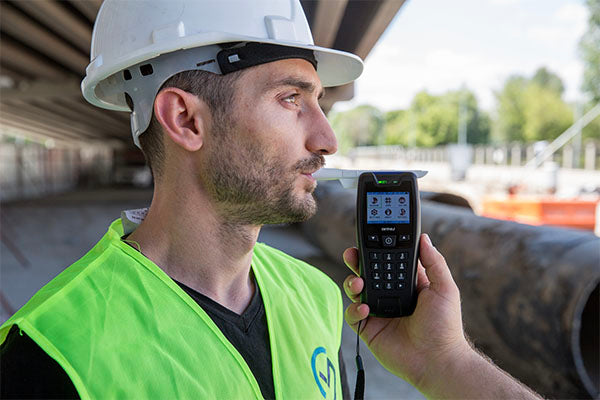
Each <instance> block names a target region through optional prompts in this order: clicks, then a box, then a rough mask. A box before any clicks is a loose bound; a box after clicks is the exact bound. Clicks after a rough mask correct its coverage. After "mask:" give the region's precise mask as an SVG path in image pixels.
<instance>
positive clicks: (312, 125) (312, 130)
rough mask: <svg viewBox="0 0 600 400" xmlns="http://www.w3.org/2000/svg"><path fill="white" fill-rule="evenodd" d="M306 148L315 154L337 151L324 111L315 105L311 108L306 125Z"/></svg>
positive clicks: (334, 138)
mask: <svg viewBox="0 0 600 400" xmlns="http://www.w3.org/2000/svg"><path fill="white" fill-rule="evenodd" d="M306 129H307V131H308V136H307V142H306V148H307V149H308V150H309V151H310V152H311V153H315V154H321V155H328V154H333V153H335V152H336V151H337V139H336V137H335V133H334V132H333V129H331V125H330V124H329V121H328V120H327V117H326V116H325V113H324V112H323V110H322V109H321V107H319V106H318V105H316V106H315V107H314V108H313V109H312V110H311V118H309V121H308V124H307V127H306Z"/></svg>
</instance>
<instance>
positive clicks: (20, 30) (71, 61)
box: [0, 2, 89, 75]
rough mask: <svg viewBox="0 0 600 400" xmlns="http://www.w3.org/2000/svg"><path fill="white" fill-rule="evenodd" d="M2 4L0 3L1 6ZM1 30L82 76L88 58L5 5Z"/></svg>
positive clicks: (0, 16) (2, 8) (1, 14)
mask: <svg viewBox="0 0 600 400" xmlns="http://www.w3.org/2000/svg"><path fill="white" fill-rule="evenodd" d="M3 3H4V2H0V4H3ZM0 25H1V26H2V30H3V31H4V32H6V33H8V34H9V35H11V36H13V37H14V38H16V39H18V40H19V41H21V42H23V43H25V44H27V45H28V46H29V47H31V48H33V49H35V50H37V51H39V52H40V53H43V54H45V55H46V56H48V57H50V58H52V59H53V60H55V61H57V62H58V63H61V64H64V65H66V66H68V67H69V68H71V69H72V70H73V71H75V72H77V73H79V74H81V75H83V74H84V72H85V68H86V67H87V65H88V62H89V60H88V58H87V57H86V56H84V55H83V54H81V53H80V52H78V51H76V50H74V49H73V48H72V47H71V46H68V45H66V44H65V42H64V41H62V40H60V39H59V38H57V37H56V36H54V35H53V34H52V33H50V32H49V31H47V30H45V29H42V28H40V26H39V24H37V23H36V22H34V21H32V20H31V19H28V18H26V17H24V16H23V15H21V14H20V13H18V12H17V11H16V10H14V9H13V8H12V7H10V6H8V5H7V4H3V5H2V7H1V9H0Z"/></svg>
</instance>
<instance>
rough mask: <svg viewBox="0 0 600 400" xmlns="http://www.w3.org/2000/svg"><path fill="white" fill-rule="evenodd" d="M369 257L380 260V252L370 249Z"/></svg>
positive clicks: (372, 259)
mask: <svg viewBox="0 0 600 400" xmlns="http://www.w3.org/2000/svg"><path fill="white" fill-rule="evenodd" d="M369 259H370V260H371V261H381V253H376V252H374V251H372V252H370V253H369Z"/></svg>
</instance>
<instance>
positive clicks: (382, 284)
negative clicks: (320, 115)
mask: <svg viewBox="0 0 600 400" xmlns="http://www.w3.org/2000/svg"><path fill="white" fill-rule="evenodd" d="M426 174H427V172H426V171H356V170H340V169H328V168H323V169H321V170H319V171H317V172H316V173H315V174H313V176H314V177H315V178H316V179H318V180H334V179H336V180H339V181H340V182H341V183H342V185H343V186H344V187H346V188H352V187H356V188H357V197H356V239H357V240H356V241H357V247H358V253H359V271H360V276H361V277H362V278H363V280H364V282H365V287H364V289H363V292H362V293H361V302H362V303H366V304H368V305H369V309H370V315H373V316H377V317H388V318H391V317H401V316H406V315H411V314H412V313H413V311H414V308H415V305H416V301H417V290H416V284H417V265H418V259H419V237H420V234H421V210H420V202H419V189H418V184H417V179H418V178H421V177H423V176H425V175H426Z"/></svg>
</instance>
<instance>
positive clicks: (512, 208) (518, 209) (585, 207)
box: [482, 196, 600, 231]
mask: <svg viewBox="0 0 600 400" xmlns="http://www.w3.org/2000/svg"><path fill="white" fill-rule="evenodd" d="M599 203H600V199H598V200H578V199H571V200H563V199H555V198H552V197H549V198H533V197H522V196H508V197H506V198H486V199H484V200H483V211H482V215H483V216H484V217H489V218H496V219H503V220H509V221H516V222H521V223H524V224H530V225H557V226H564V227H569V228H578V229H585V230H592V231H593V230H594V227H595V225H596V221H597V218H596V212H598V211H597V210H598V208H599V206H598V204H599Z"/></svg>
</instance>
